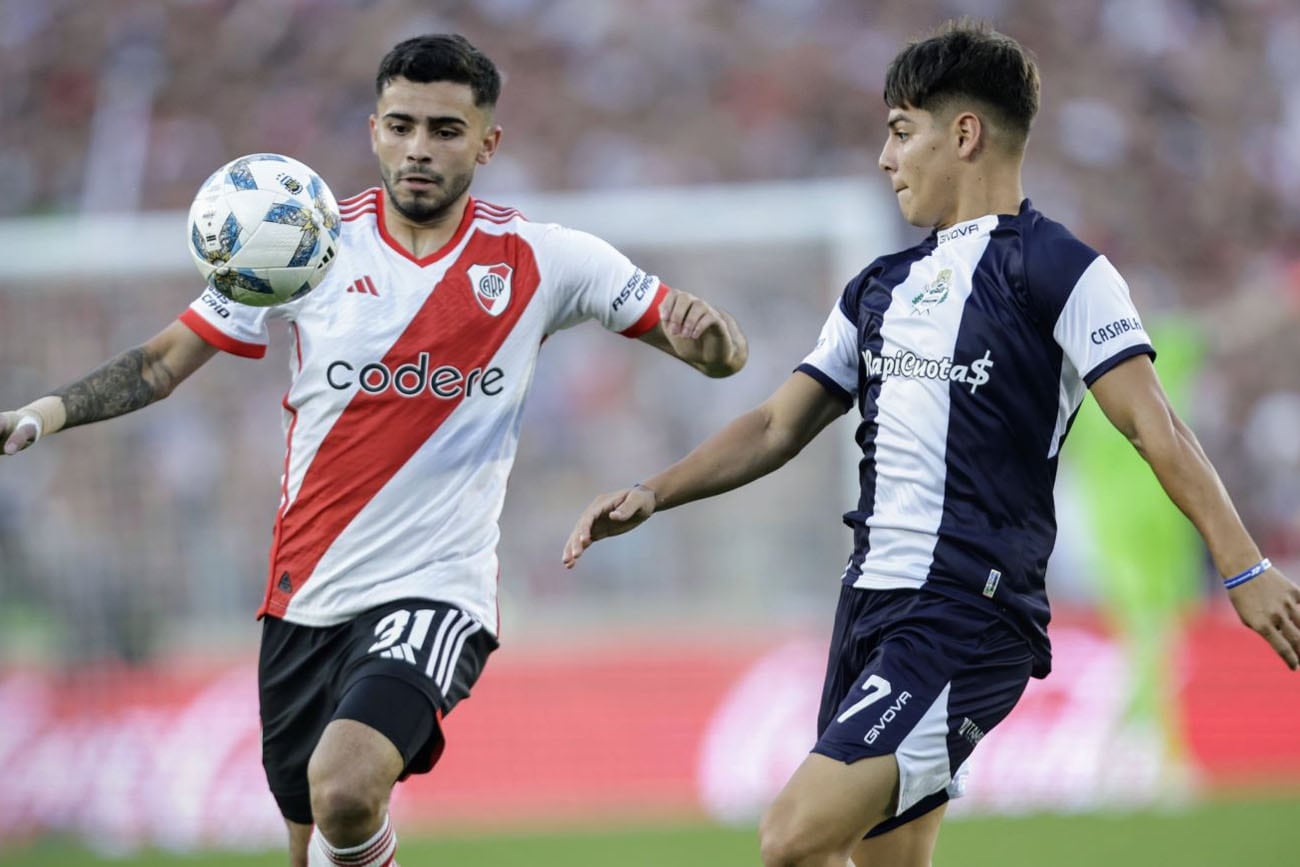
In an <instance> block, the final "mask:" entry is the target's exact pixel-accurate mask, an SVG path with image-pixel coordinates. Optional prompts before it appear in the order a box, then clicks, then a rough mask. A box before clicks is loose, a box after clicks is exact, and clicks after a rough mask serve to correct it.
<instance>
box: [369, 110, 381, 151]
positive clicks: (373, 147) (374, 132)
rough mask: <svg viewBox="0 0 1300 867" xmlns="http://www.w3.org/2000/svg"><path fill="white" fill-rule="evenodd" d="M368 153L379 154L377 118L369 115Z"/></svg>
mask: <svg viewBox="0 0 1300 867" xmlns="http://www.w3.org/2000/svg"><path fill="white" fill-rule="evenodd" d="M370 152H371V153H372V154H376V155H378V154H379V118H377V117H375V116H374V115H373V114H372V115H370Z"/></svg>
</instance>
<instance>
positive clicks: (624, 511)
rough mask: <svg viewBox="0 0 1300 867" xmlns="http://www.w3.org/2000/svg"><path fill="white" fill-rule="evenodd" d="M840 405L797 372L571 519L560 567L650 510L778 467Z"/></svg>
mask: <svg viewBox="0 0 1300 867" xmlns="http://www.w3.org/2000/svg"><path fill="white" fill-rule="evenodd" d="M845 409H846V407H845V405H844V404H843V403H840V402H839V401H838V400H837V399H836V398H834V397H832V396H831V395H830V394H829V393H828V392H827V391H826V389H824V388H823V387H822V386H821V385H820V384H818V383H817V382H816V381H814V380H813V379H812V378H811V377H809V376H807V375H805V374H803V373H794V374H792V375H791V376H790V378H789V379H787V380H786V381H785V383H784V384H783V385H782V386H781V387H780V388H779V389H777V390H776V393H774V394H773V395H772V396H771V397H769V398H768V399H767V400H766V401H764V402H763V404H762V405H760V406H758V407H757V408H755V409H753V410H750V411H749V412H747V413H745V414H744V415H742V416H740V417H738V418H736V419H734V420H733V421H732V422H731V423H730V424H728V425H727V426H726V427H724V428H723V429H722V430H720V431H718V432H717V433H716V434H714V435H713V436H711V437H709V438H708V439H707V440H705V441H704V442H703V443H701V444H700V445H699V446H698V447H697V448H696V449H695V450H694V451H692V452H691V453H690V454H689V455H687V456H686V457H685V458H683V459H682V460H680V461H678V462H677V463H675V464H673V465H672V466H671V467H669V468H668V469H666V470H664V471H663V472H661V473H658V474H657V475H654V476H652V477H650V478H649V479H646V480H645V482H644V483H640V484H637V485H634V486H632V487H631V488H626V489H624V490H622V491H615V492H614V493H612V494H602V495H601V496H599V497H597V498H596V499H595V500H593V501H592V503H591V505H589V506H588V507H587V508H586V510H585V511H584V512H583V513H582V515H581V516H580V517H579V518H578V522H577V524H576V525H575V526H574V528H573V532H572V533H570V534H569V540H568V542H567V543H566V544H565V546H564V554H563V557H562V560H563V562H564V565H565V566H567V567H568V568H570V569H572V568H573V564H574V563H576V562H577V560H578V558H579V557H581V556H582V552H583V551H585V550H587V549H588V548H590V547H591V546H592V544H593V543H594V542H596V541H597V540H599V539H604V538H605V537H607V536H617V535H619V534H620V533H626V532H627V531H628V530H631V529H632V528H634V527H636V526H638V525H640V524H642V523H644V522H645V521H646V520H647V519H648V518H649V517H650V516H651V515H652V514H654V513H655V512H656V511H659V510H663V509H671V508H673V507H674V506H680V505H682V504H683V503H689V502H691V501H692V500H700V499H704V498H705V497H712V496H714V495H715V494H721V493H724V492H726V491H730V490H733V489H734V488H739V487H741V486H742V485H746V484H749V483H750V482H752V481H754V480H755V479H757V478H760V477H762V476H765V475H767V474H768V473H770V472H772V471H773V470H775V469H777V468H778V467H781V466H782V465H784V464H785V462H786V461H788V460H790V459H791V458H792V457H794V456H795V455H797V454H799V452H800V451H801V450H802V449H803V447H804V446H806V445H807V444H808V443H809V442H811V441H812V439H813V437H815V436H817V434H819V433H820V432H821V431H822V429H824V428H825V427H826V425H828V424H830V423H831V422H832V421H834V420H835V419H837V418H839V417H840V416H841V415H843V414H844V412H845Z"/></svg>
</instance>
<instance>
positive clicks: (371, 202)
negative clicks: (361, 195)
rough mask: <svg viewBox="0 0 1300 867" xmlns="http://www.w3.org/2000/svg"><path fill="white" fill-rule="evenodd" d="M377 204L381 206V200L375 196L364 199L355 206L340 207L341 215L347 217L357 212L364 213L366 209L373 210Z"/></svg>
mask: <svg viewBox="0 0 1300 867" xmlns="http://www.w3.org/2000/svg"><path fill="white" fill-rule="evenodd" d="M377 204H379V199H377V198H375V197H374V196H370V197H369V198H366V199H362V200H360V201H359V202H356V203H355V204H351V205H340V206H339V213H340V214H343V215H344V216H347V215H348V214H352V213H355V212H356V211H364V210H365V209H366V208H373V207H374V206H375V205H377Z"/></svg>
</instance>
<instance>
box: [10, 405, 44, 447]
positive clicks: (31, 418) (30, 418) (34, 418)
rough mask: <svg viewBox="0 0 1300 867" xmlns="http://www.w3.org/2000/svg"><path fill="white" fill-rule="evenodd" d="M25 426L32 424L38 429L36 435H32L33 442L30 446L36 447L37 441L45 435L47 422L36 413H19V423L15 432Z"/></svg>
mask: <svg viewBox="0 0 1300 867" xmlns="http://www.w3.org/2000/svg"><path fill="white" fill-rule="evenodd" d="M25 424H30V425H31V426H32V427H34V428H36V433H35V434H33V435H32V441H31V443H29V445H35V444H36V441H37V440H39V439H40V438H41V434H43V433H45V420H44V419H42V418H41V417H40V415H38V414H37V413H34V412H19V414H18V423H17V424H15V425H14V430H15V431H16V430H18V428H20V427H22V426H23V425H25Z"/></svg>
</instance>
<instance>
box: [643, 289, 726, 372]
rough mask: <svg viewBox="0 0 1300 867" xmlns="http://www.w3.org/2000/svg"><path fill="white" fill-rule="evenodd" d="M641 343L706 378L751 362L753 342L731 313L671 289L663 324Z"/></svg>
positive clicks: (663, 304)
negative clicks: (680, 361)
mask: <svg viewBox="0 0 1300 867" xmlns="http://www.w3.org/2000/svg"><path fill="white" fill-rule="evenodd" d="M640 340H642V341H644V342H645V343H648V344H650V345H651V346H653V347H655V348H656V349H659V350H662V351H663V352H666V353H668V354H669V355H671V356H673V357H674V358H678V359H681V360H682V361H684V362H686V363H687V364H689V365H690V366H691V367H694V368H695V369H696V370H698V371H700V372H701V373H703V374H704V375H705V376H711V377H714V378H720V377H724V376H731V375H732V374H733V373H736V372H738V371H739V370H740V369H741V368H742V367H744V366H745V362H746V361H748V360H749V342H748V341H747V340H746V339H745V333H744V332H743V331H741V329H740V325H738V324H737V323H736V320H735V319H734V318H733V317H732V316H731V314H730V313H728V312H726V311H725V310H721V309H718V308H716V307H712V306H710V305H709V304H708V303H706V302H705V301H704V300H702V299H700V298H697V297H696V296H694V295H692V294H690V293H689V292H683V291H681V290H680V289H669V290H668V294H667V296H665V298H664V300H663V301H662V302H660V305H659V321H658V322H657V323H655V325H654V327H653V328H651V329H650V330H649V331H647V332H646V333H645V334H642V335H641V336H640Z"/></svg>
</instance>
